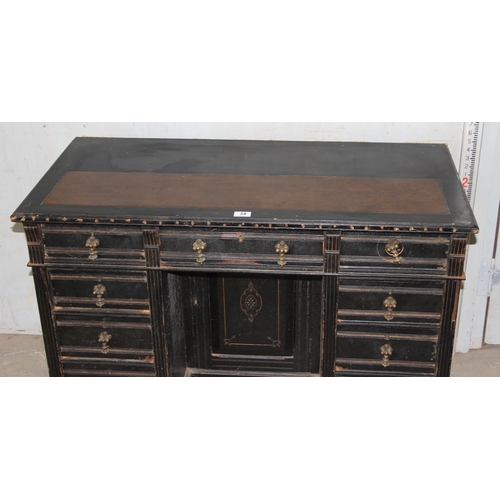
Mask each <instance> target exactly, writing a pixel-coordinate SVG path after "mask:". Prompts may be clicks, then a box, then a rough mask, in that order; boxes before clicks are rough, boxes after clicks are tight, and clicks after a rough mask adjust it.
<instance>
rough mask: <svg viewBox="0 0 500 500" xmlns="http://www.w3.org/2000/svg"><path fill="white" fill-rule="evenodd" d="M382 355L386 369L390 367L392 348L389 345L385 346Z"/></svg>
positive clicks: (381, 350) (382, 348)
mask: <svg viewBox="0 0 500 500" xmlns="http://www.w3.org/2000/svg"><path fill="white" fill-rule="evenodd" d="M380 354H382V362H381V363H382V366H383V367H384V368H385V367H387V366H389V364H390V363H389V356H391V355H392V347H391V346H390V345H389V344H384V345H383V346H382V347H381V348H380Z"/></svg>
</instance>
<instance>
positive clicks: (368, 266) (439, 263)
mask: <svg viewBox="0 0 500 500" xmlns="http://www.w3.org/2000/svg"><path fill="white" fill-rule="evenodd" d="M449 245H450V240H449V238H446V237H444V236H433V237H429V236H427V235H422V236H410V235H408V234H401V233H396V234H395V233H385V234H380V235H377V236H368V235H366V234H353V235H343V236H342V240H341V245H340V272H360V271H361V272H363V271H365V272H370V273H377V272H383V273H386V272H389V273H404V274H412V273H413V274H422V273H429V274H446V269H447V258H448V251H449Z"/></svg>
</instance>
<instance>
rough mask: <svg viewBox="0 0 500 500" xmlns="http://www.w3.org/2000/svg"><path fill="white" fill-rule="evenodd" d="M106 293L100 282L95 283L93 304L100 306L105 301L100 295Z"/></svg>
mask: <svg viewBox="0 0 500 500" xmlns="http://www.w3.org/2000/svg"><path fill="white" fill-rule="evenodd" d="M105 293H106V287H105V286H104V285H103V284H102V283H97V285H96V286H94V295H95V296H96V297H97V300H96V303H95V305H96V306H97V307H102V306H103V305H104V304H105V303H106V302H105V301H104V299H103V298H102V296H103V295H104V294H105Z"/></svg>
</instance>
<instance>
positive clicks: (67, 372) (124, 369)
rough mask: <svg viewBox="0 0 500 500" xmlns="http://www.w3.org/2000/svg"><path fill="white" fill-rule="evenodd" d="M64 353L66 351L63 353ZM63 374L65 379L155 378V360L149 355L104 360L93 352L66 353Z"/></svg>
mask: <svg viewBox="0 0 500 500" xmlns="http://www.w3.org/2000/svg"><path fill="white" fill-rule="evenodd" d="M63 352H64V351H63ZM61 366H62V374H63V376H65V377H70V376H73V377H75V376H76V377H85V376H86V377H102V376H118V377H123V376H133V377H134V376H135V377H139V376H140V377H145V376H151V377H154V376H155V365H154V358H153V356H152V355H150V354H149V353H145V354H144V355H142V356H137V357H136V358H135V359H123V358H121V357H117V356H116V355H115V357H113V358H106V359H102V357H100V356H99V355H97V356H96V355H95V353H94V352H92V351H91V350H87V351H82V352H75V350H72V351H69V352H64V354H62V355H61Z"/></svg>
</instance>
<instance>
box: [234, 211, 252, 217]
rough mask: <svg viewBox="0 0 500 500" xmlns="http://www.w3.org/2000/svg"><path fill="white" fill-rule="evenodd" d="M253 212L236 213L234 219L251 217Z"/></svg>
mask: <svg viewBox="0 0 500 500" xmlns="http://www.w3.org/2000/svg"><path fill="white" fill-rule="evenodd" d="M251 216H252V212H234V215H233V217H251Z"/></svg>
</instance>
